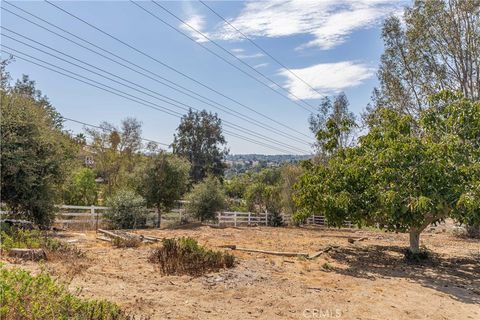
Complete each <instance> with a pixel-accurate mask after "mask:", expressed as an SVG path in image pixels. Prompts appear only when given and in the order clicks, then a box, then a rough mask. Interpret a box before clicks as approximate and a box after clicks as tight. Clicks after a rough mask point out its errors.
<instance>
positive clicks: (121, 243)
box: [112, 237, 142, 248]
mask: <svg viewBox="0 0 480 320" xmlns="http://www.w3.org/2000/svg"><path fill="white" fill-rule="evenodd" d="M112 244H113V245H114V246H115V247H117V248H138V247H140V245H141V244H142V240H141V239H140V238H133V237H132V238H127V239H123V238H113V240H112Z"/></svg>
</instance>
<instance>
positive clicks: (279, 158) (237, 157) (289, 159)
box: [226, 154, 313, 164]
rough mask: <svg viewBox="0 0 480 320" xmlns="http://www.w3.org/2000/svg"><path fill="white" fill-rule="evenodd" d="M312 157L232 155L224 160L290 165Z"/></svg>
mask: <svg viewBox="0 0 480 320" xmlns="http://www.w3.org/2000/svg"><path fill="white" fill-rule="evenodd" d="M312 157H313V156H312V155H295V154H275V155H266V154H232V155H228V156H227V159H226V160H230V161H266V162H273V163H277V164H280V163H290V162H297V161H300V160H308V159H311V158H312Z"/></svg>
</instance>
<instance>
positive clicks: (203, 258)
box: [150, 237, 235, 276]
mask: <svg viewBox="0 0 480 320" xmlns="http://www.w3.org/2000/svg"><path fill="white" fill-rule="evenodd" d="M150 262H153V263H158V264H159V265H160V270H161V272H162V273H163V274H168V275H180V274H188V275H193V276H198V275H201V274H204V273H206V272H210V271H217V270H219V269H221V268H231V267H233V266H234V264H235V257H234V256H233V255H231V254H228V253H224V252H220V251H213V250H208V249H206V248H204V247H202V246H200V245H199V244H198V243H197V241H196V240H195V239H192V238H188V237H186V238H185V237H182V238H179V239H174V238H173V239H163V240H162V246H161V247H160V248H157V249H155V250H154V251H153V252H152V254H151V256H150Z"/></svg>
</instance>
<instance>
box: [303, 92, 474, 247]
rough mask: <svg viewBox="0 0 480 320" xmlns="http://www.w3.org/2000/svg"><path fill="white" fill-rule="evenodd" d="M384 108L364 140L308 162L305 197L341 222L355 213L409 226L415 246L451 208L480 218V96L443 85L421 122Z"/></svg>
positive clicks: (311, 207) (463, 217) (359, 219)
mask: <svg viewBox="0 0 480 320" xmlns="http://www.w3.org/2000/svg"><path fill="white" fill-rule="evenodd" d="M377 112H378V116H377V117H376V118H375V120H374V121H373V120H372V121H371V122H370V123H369V125H370V131H369V133H368V134H367V135H365V136H363V137H361V138H360V140H359V146H357V147H352V148H347V149H344V150H341V151H340V152H338V153H337V154H336V155H335V156H334V157H332V158H331V159H330V160H329V161H328V162H327V163H326V164H325V165H307V166H306V167H307V172H306V174H305V175H304V176H302V179H301V181H300V182H299V184H298V189H299V190H298V193H297V194H296V195H295V197H296V200H297V201H298V203H299V205H301V206H302V207H303V208H305V209H306V210H308V211H310V212H323V213H324V214H325V215H326V217H327V219H328V220H329V223H330V224H333V225H338V226H340V225H342V224H343V222H344V221H345V220H347V219H349V220H351V221H353V222H355V223H357V224H360V225H362V224H365V225H375V224H378V225H379V226H380V227H381V228H385V229H387V230H392V231H402V232H403V231H408V232H409V234H410V251H411V252H413V253H417V252H418V251H419V237H420V233H421V232H422V231H423V230H424V229H425V228H426V227H427V226H428V225H430V224H432V223H437V222H440V221H442V220H444V219H445V218H447V217H449V216H450V217H454V218H456V219H457V220H459V221H461V222H469V223H478V221H480V210H479V209H480V205H479V201H478V200H477V199H478V198H475V197H476V195H477V193H476V192H477V188H476V186H478V181H479V180H478V177H479V172H480V171H479V169H480V166H479V159H480V157H479V150H480V148H479V146H478V141H479V137H480V134H479V133H480V121H479V119H480V105H479V103H478V102H475V103H474V102H472V101H469V100H467V99H464V98H459V97H458V96H455V95H452V94H450V93H442V94H441V95H439V96H437V97H436V98H435V99H434V100H432V106H431V107H430V108H429V109H427V110H426V111H424V112H422V114H421V119H420V122H419V123H417V122H416V121H415V120H414V119H413V117H412V116H409V115H404V114H401V113H399V112H397V111H394V110H392V109H386V108H382V109H378V110H377ZM419 132H421V134H420V133H419Z"/></svg>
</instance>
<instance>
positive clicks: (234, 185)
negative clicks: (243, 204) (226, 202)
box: [224, 174, 250, 199]
mask: <svg viewBox="0 0 480 320" xmlns="http://www.w3.org/2000/svg"><path fill="white" fill-rule="evenodd" d="M249 183H250V175H249V174H240V175H236V176H234V177H233V178H232V179H230V180H226V181H225V182H224V186H225V191H226V193H227V196H229V197H230V198H234V199H242V198H244V196H245V192H246V190H247V186H248V184H249Z"/></svg>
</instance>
